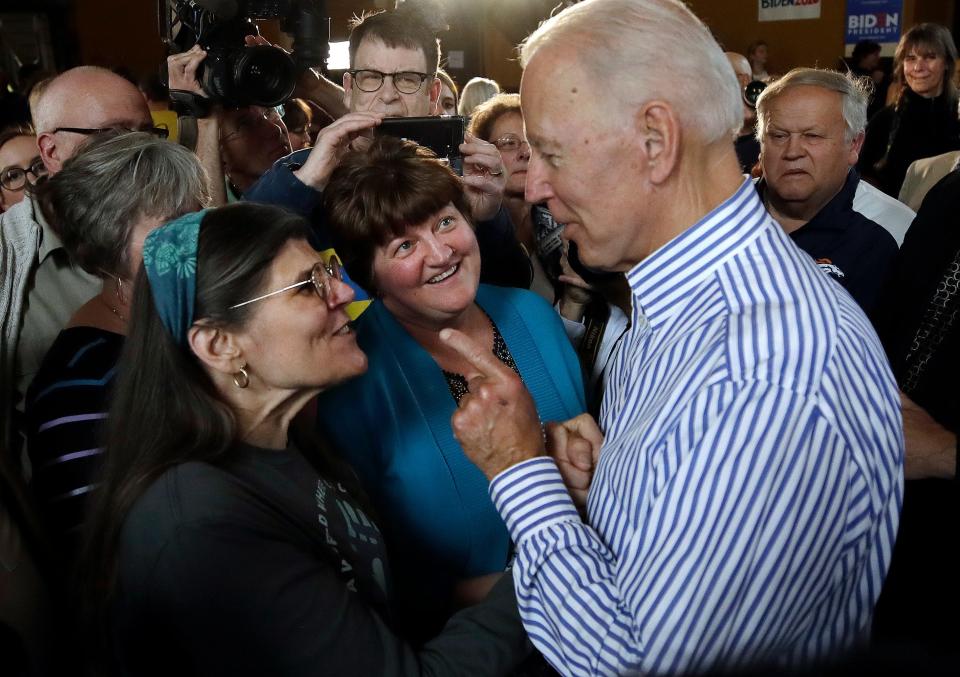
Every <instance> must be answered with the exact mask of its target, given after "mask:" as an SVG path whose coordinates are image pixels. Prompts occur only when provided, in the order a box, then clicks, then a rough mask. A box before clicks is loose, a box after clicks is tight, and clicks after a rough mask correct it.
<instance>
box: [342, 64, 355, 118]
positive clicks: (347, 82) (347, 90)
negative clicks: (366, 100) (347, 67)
mask: <svg viewBox="0 0 960 677" xmlns="http://www.w3.org/2000/svg"><path fill="white" fill-rule="evenodd" d="M352 96H353V76H352V75H350V73H347V72H344V74H343V105H344V106H346V108H347V110H350V99H351V97H352Z"/></svg>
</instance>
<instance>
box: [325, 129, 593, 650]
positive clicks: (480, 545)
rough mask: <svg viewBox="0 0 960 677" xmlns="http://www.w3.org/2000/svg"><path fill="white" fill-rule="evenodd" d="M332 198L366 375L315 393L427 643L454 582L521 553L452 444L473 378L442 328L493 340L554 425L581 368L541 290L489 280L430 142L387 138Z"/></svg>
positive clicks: (406, 614) (576, 410)
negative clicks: (367, 294) (355, 295)
mask: <svg viewBox="0 0 960 677" xmlns="http://www.w3.org/2000/svg"><path fill="white" fill-rule="evenodd" d="M371 196H376V198H377V199H374V198H373V197H371ZM325 201H326V209H327V214H328V216H329V219H330V223H329V228H330V232H331V233H332V234H333V237H334V243H335V246H336V250H337V252H338V254H339V255H340V256H342V257H343V261H344V264H345V265H346V266H347V267H348V268H349V270H350V272H351V276H352V277H353V278H354V280H356V281H357V282H358V283H359V284H361V285H363V286H364V287H365V288H367V289H368V290H370V291H372V292H373V294H372V295H373V296H374V297H375V298H376V300H375V301H374V302H373V303H372V304H371V305H370V307H369V308H368V309H367V310H366V311H365V312H364V314H363V315H361V316H360V318H359V319H358V320H357V321H356V323H355V325H354V329H355V331H356V332H357V342H358V344H359V345H360V347H361V349H362V350H363V351H364V353H366V355H367V358H368V361H369V365H368V369H367V372H366V373H365V374H364V375H362V376H360V377H359V378H356V379H354V380H352V381H350V382H348V383H346V384H343V385H341V386H339V387H337V388H336V389H334V390H331V391H329V392H326V393H323V394H322V395H321V396H320V398H319V400H318V406H317V413H318V421H319V431H320V433H321V434H322V435H324V436H326V437H327V438H328V439H330V441H331V442H332V444H331V446H332V447H334V448H335V449H337V450H338V451H339V453H340V454H341V455H343V456H344V458H345V459H346V460H348V461H349V462H350V463H351V464H352V465H353V467H354V468H355V469H356V471H357V474H358V475H359V477H360V480H361V482H362V483H363V485H364V488H365V489H366V491H367V493H368V494H369V496H370V498H371V500H372V502H373V504H374V506H375V507H376V508H377V510H378V512H379V517H380V521H381V523H382V524H383V525H384V530H385V532H386V537H387V544H388V547H389V548H390V550H391V562H392V566H393V568H394V571H395V573H396V574H397V576H396V580H397V582H398V583H397V588H398V593H399V598H400V602H401V609H399V610H398V611H399V618H401V619H402V622H403V623H404V624H405V630H407V631H408V632H409V633H410V634H411V635H412V636H414V637H416V636H428V635H429V633H430V632H432V631H435V630H436V629H437V628H438V627H439V626H442V624H443V622H444V621H445V620H446V618H447V617H448V615H449V613H450V612H451V611H452V605H453V604H454V589H455V587H456V586H457V583H458V582H461V581H466V580H468V579H474V578H477V577H481V576H486V575H488V574H494V573H498V572H502V571H503V570H504V568H505V567H506V566H507V565H508V564H509V562H510V559H511V551H512V546H511V543H510V538H509V535H508V533H507V529H506V527H505V526H504V524H503V521H502V520H501V518H500V516H499V514H498V513H497V511H496V510H495V509H494V507H493V504H492V502H491V500H490V497H489V494H488V482H487V479H486V478H485V477H484V475H483V473H482V472H481V471H480V470H479V469H478V468H476V467H475V466H474V465H473V464H472V463H471V462H470V461H469V460H468V459H467V457H466V456H465V455H464V454H463V451H462V449H461V447H460V444H459V443H458V442H457V441H456V440H455V439H454V437H453V431H452V429H451V427H450V417H451V416H452V415H453V413H454V411H455V410H456V407H457V400H458V396H459V394H460V392H461V391H462V389H463V387H464V386H465V381H464V380H463V379H462V377H461V376H458V374H464V373H466V370H465V369H464V368H463V367H464V365H460V364H457V363H456V361H455V360H451V359H450V357H449V355H445V354H444V353H443V349H442V347H438V345H439V340H438V339H437V338H436V337H437V335H438V334H439V332H440V330H441V329H443V328H444V327H445V326H453V327H456V328H458V329H461V330H464V331H466V332H467V333H468V334H471V333H472V337H473V338H474V339H475V340H477V341H478V343H480V344H481V345H483V344H486V345H491V346H492V349H493V351H494V354H495V355H497V357H498V358H499V359H501V361H503V362H504V363H505V364H507V365H508V366H510V367H512V368H514V369H515V370H516V371H517V372H518V373H519V374H520V377H521V378H522V379H523V382H524V383H525V384H526V386H527V388H528V390H529V391H530V393H531V394H532V395H533V399H534V401H535V403H536V405H537V410H538V412H539V414H540V417H541V419H542V420H543V421H545V422H546V421H555V420H566V419H568V418H571V417H573V416H576V415H577V414H580V413H582V412H583V411H585V403H584V392H583V382H582V377H581V371H580V366H579V363H578V361H577V357H576V354H575V353H574V351H573V348H572V346H571V345H570V342H569V340H568V339H567V336H566V334H565V332H564V329H563V325H562V323H561V320H560V318H559V316H558V315H557V313H556V312H555V311H554V310H553V308H551V307H550V305H549V304H547V303H546V302H545V301H543V300H542V299H541V298H540V297H539V296H537V295H536V294H534V293H532V292H529V291H527V290H523V289H512V288H502V287H493V286H488V285H478V281H477V280H478V278H479V268H480V264H481V262H480V259H479V253H478V251H477V246H476V238H475V236H474V235H473V230H472V224H471V223H470V221H469V219H468V217H466V216H465V214H468V213H469V209H470V208H469V206H468V205H467V204H465V200H464V197H463V189H462V186H461V183H460V179H459V178H458V177H456V176H455V175H453V174H452V173H451V172H450V171H449V169H447V168H446V167H445V166H443V165H441V164H440V163H439V162H438V161H437V160H435V159H433V158H431V157H429V156H427V155H426V151H424V150H423V149H419V148H418V147H417V146H415V145H413V144H400V142H397V141H392V142H391V141H387V140H378V141H377V142H375V144H374V146H373V147H372V148H371V149H370V150H369V151H368V152H367V153H364V154H351V155H348V156H347V157H346V158H344V160H343V161H342V162H341V165H340V167H339V168H338V169H337V170H336V171H335V172H334V174H333V176H332V177H331V180H330V182H329V184H328V186H327V189H326V190H325ZM486 264H487V262H486V261H485V262H484V265H486Z"/></svg>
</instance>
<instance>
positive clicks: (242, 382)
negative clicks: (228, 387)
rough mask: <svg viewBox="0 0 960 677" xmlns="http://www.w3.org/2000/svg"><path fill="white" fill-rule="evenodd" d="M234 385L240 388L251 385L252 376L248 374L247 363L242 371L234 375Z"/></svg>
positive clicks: (241, 368)
mask: <svg viewBox="0 0 960 677" xmlns="http://www.w3.org/2000/svg"><path fill="white" fill-rule="evenodd" d="M233 385H235V386H237V387H238V388H246V387H247V386H248V385H250V374H248V373H247V365H246V363H244V365H243V366H242V367H240V371H238V372H237V373H236V374H234V375H233Z"/></svg>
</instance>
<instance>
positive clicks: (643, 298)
mask: <svg viewBox="0 0 960 677" xmlns="http://www.w3.org/2000/svg"><path fill="white" fill-rule="evenodd" d="M767 218H768V216H767V212H766V210H764V208H763V203H762V202H760V198H759V197H758V196H757V192H756V190H755V189H754V187H753V181H751V180H750V179H749V178H747V179H746V180H744V182H743V183H742V184H741V185H740V188H738V189H737V191H736V192H735V193H734V194H733V195H731V196H730V197H729V198H727V199H726V200H724V201H723V202H722V203H720V204H719V205H718V206H717V207H716V208H715V209H713V210H712V211H711V212H710V213H708V214H707V215H706V216H704V217H703V218H702V219H700V220H699V221H698V222H697V223H695V224H694V225H692V226H690V227H689V228H687V229H686V230H685V231H683V232H682V233H681V234H680V235H678V236H677V237H675V238H673V239H672V240H670V241H669V242H668V243H667V244H665V245H663V246H662V247H660V248H659V249H657V250H656V251H655V252H653V253H652V254H651V255H650V256H648V257H647V258H645V259H644V260H643V261H641V262H640V263H638V264H637V265H635V266H634V267H633V268H632V269H631V270H630V271H629V272H628V273H627V282H629V283H630V288H631V290H632V292H633V296H634V298H635V306H636V307H637V308H638V309H639V310H640V312H641V313H642V314H643V315H644V317H645V318H646V320H647V322H648V323H649V324H650V325H651V327H656V326H657V325H660V324H663V323H664V322H666V321H667V320H668V319H669V318H670V316H671V315H672V313H674V312H676V311H677V310H679V309H680V307H681V305H682V304H681V303H679V301H680V300H681V299H683V298H684V297H686V296H687V295H689V293H690V292H691V291H692V290H693V289H695V288H696V287H697V286H698V285H700V284H701V283H702V281H703V279H704V278H706V277H707V276H708V275H710V274H711V273H712V272H713V271H715V270H716V269H717V267H718V266H719V265H720V264H721V263H723V262H724V261H725V260H727V259H728V258H729V257H730V256H732V255H734V254H736V253H737V252H738V251H741V250H742V249H743V247H744V246H746V245H747V244H748V243H749V242H750V241H752V240H753V239H754V238H755V237H757V236H758V235H759V234H760V230H761V228H760V227H761V225H762V224H763V223H764V222H765V221H766V220H767Z"/></svg>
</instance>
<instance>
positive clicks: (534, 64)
mask: <svg viewBox="0 0 960 677" xmlns="http://www.w3.org/2000/svg"><path fill="white" fill-rule="evenodd" d="M619 105H620V103H619V99H618V98H617V97H616V96H615V95H614V94H612V93H611V92H610V91H609V90H607V91H604V89H603V86H602V83H600V82H598V81H597V80H596V78H593V77H591V76H590V74H589V73H588V72H587V70H586V69H585V68H584V67H582V66H581V65H580V62H579V61H578V60H577V59H576V58H575V57H574V56H572V55H571V54H570V53H568V51H567V50H564V49H562V48H558V47H554V46H552V45H550V46H544V47H541V48H540V49H539V50H537V52H536V54H534V55H533V57H532V58H531V59H530V61H529V63H527V67H526V68H525V69H524V71H523V76H522V78H521V80H520V109H521V115H522V117H523V122H524V125H525V127H526V130H527V138H528V139H529V140H530V142H531V143H538V142H542V141H546V140H547V139H548V138H550V137H553V136H556V135H559V134H561V133H563V134H566V132H562V131H561V129H566V130H567V132H569V131H572V130H574V129H579V130H581V131H587V130H589V129H598V128H605V127H607V126H608V125H610V124H613V118H615V117H617V116H616V115H615V114H614V111H615V110H616V109H617V108H618V106H619Z"/></svg>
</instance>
